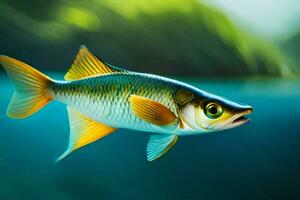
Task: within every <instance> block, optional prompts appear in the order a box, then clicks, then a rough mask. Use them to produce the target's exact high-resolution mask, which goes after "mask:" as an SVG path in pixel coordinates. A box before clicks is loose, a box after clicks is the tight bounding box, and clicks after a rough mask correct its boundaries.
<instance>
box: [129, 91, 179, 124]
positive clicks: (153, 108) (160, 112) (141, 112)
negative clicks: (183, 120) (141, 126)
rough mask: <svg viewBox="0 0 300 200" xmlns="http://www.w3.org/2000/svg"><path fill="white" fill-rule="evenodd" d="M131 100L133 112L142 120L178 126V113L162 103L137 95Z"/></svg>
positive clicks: (132, 96)
mask: <svg viewBox="0 0 300 200" xmlns="http://www.w3.org/2000/svg"><path fill="white" fill-rule="evenodd" d="M129 100H130V104H131V109H132V111H133V113H134V114H135V115H136V116H138V117H139V118H141V119H142V120H144V121H146V122H149V123H151V124H154V125H157V126H174V127H176V126H177V124H178V118H177V117H176V115H175V114H174V113H173V112H172V111H171V110H169V109H168V108H167V107H165V106H164V105H162V104H161V103H159V102H157V101H153V100H152V99H148V98H145V97H141V96H137V95H131V96H130V99H129Z"/></svg>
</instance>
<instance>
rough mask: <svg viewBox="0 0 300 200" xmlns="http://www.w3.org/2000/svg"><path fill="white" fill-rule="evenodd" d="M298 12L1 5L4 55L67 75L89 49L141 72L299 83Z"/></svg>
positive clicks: (78, 3)
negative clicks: (80, 52) (287, 79)
mask: <svg viewBox="0 0 300 200" xmlns="http://www.w3.org/2000/svg"><path fill="white" fill-rule="evenodd" d="M294 4H295V5H294ZM296 5H297V6H296ZM251 6H252V7H251ZM298 7H299V3H298V2H297V1H295V0H289V1H277V3H276V1H270V0H267V1H264V2H260V1H257V0H255V1H233V0H229V1H225V0H213V1H208V0H206V1H201V0H185V1H180V0H164V1H162V0H149V1H138V0H123V1H120V0H90V1H82V0H73V1H64V0H51V1H44V0H30V1H19V0H0V33H1V40H0V46H1V54H6V55H9V56H12V57H15V58H18V59H21V60H23V61H25V62H29V61H30V62H29V63H30V64H32V65H33V66H35V67H37V68H39V69H44V71H45V70H46V71H47V70H48V71H61V72H65V71H67V68H68V67H69V66H70V64H71V62H72V60H73V58H74V56H75V54H76V52H77V49H78V47H79V46H80V45H81V44H85V45H86V46H87V47H88V48H89V49H90V50H91V51H92V52H94V53H95V54H96V55H97V56H99V57H101V58H102V59H104V60H105V61H106V62H108V63H110V64H112V65H116V66H121V67H122V66H124V68H127V69H131V70H135V71H140V72H150V73H155V74H162V75H177V76H178V75H182V76H201V77H259V76H263V77H295V76H299V75H300V65H299V64H300V59H299V56H298V51H297V49H299V48H298V47H299V46H300V34H299V32H297V30H298V29H297V28H298V27H299V29H300V23H297V20H296V19H298V18H299V16H300V14H299V13H300V12H299V11H300V9H298V10H297V9H296V8H298ZM291 10H292V11H293V12H291ZM249 13H250V14H249ZM287 16H288V17H287ZM283 30H284V31H283ZM16 46H17V48H16Z"/></svg>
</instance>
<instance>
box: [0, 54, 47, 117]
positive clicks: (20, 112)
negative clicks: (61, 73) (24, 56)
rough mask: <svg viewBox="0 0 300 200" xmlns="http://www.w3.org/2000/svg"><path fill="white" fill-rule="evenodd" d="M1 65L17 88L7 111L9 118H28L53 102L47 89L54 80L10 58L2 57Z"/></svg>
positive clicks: (0, 57) (0, 59)
mask: <svg viewBox="0 0 300 200" xmlns="http://www.w3.org/2000/svg"><path fill="white" fill-rule="evenodd" d="M0 63H1V64H2V65H3V67H4V69H5V71H6V72H7V75H8V77H9V78H10V79H11V80H12V82H13V83H14V85H15V87H16V91H15V93H14V95H13V97H12V99H11V101H10V103H9V106H8V109H7V115H8V116H9V117H11V118H17V119H20V118H26V117H28V116H30V115H32V114H33V113H35V112H37V111H38V110H40V109H41V108H42V107H44V106H45V105H46V104H47V103H48V102H49V101H51V97H50V96H48V94H47V87H48V86H49V84H51V83H52V82H53V80H52V79H50V78H49V77H47V76H45V75H44V74H42V73H41V72H39V71H38V70H36V69H34V68H33V67H31V66H29V65H27V64H25V63H23V62H21V61H19V60H16V59H14V58H10V57H8V56H0Z"/></svg>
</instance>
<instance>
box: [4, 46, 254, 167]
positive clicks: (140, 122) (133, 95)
mask: <svg viewBox="0 0 300 200" xmlns="http://www.w3.org/2000/svg"><path fill="white" fill-rule="evenodd" d="M0 62H1V63H2V65H3V66H4V68H5V70H6V72H7V74H8V76H9V77H10V78H11V79H12V81H13V83H14V84H15V86H16V92H15V94H14V96H13V98H12V100H11V102H10V105H9V107H8V115H9V116H10V117H12V118H25V117H28V116H30V115H32V114H33V113H35V112H37V111H38V110H39V109H41V108H42V107H43V106H45V105H46V104H48V103H49V102H51V101H52V100H56V101H59V102H61V103H64V104H66V105H67V108H68V113H69V121H70V132H71V133H70V140H69V146H68V148H67V150H66V151H65V153H64V154H62V155H61V156H60V157H59V158H58V160H61V159H63V158H64V157H66V156H67V155H68V154H70V153H71V152H73V151H74V150H76V149H79V148H80V147H83V146H85V145H87V144H89V143H92V142H94V141H96V140H98V139H100V138H102V137H104V136H106V135H108V134H111V133H113V132H114V131H116V130H117V129H118V128H126V129H132V130H137V131H142V132H150V139H149V142H148V145H147V158H148V160H149V161H152V160H156V159H157V158H159V157H161V156H162V155H164V154H165V153H166V152H167V151H168V150H169V149H170V148H171V147H172V146H173V145H174V144H175V143H176V141H177V139H178V136H182V135H195V134H202V133H207V132H212V131H219V130H224V129H228V128H233V127H236V126H239V125H242V124H245V123H246V122H248V121H249V120H248V119H247V118H245V117H244V115H247V114H249V113H251V112H252V107H250V106H245V105H240V104H237V103H234V102H232V101H229V100H226V99H224V98H222V97H219V96H216V95H213V94H209V93H207V92H204V91H202V90H200V89H198V88H196V87H193V86H190V85H188V84H185V83H182V82H179V81H176V80H173V79H169V78H165V77H161V76H157V75H152V74H144V73H137V72H131V71H127V70H124V69H121V68H116V67H113V66H111V65H109V64H107V63H105V62H103V61H102V60H101V59H98V58H97V57H96V56H94V55H93V54H91V53H90V52H89V51H88V50H87V48H85V47H82V48H81V49H80V51H79V53H78V55H77V57H76V59H75V60H74V63H73V65H72V66H71V68H70V70H69V72H68V73H67V74H66V76H65V81H56V80H53V79H51V78H50V77H47V76H46V75H44V74H42V73H40V72H39V71H37V70H35V69H34V68H32V67H31V66H29V65H27V64H25V63H22V62H21V61H18V60H15V59H13V58H10V57H7V56H0Z"/></svg>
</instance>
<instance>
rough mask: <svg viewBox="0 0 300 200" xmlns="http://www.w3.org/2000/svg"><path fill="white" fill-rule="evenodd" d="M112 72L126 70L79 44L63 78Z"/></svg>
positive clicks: (77, 77) (68, 78)
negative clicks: (109, 63)
mask: <svg viewBox="0 0 300 200" xmlns="http://www.w3.org/2000/svg"><path fill="white" fill-rule="evenodd" d="M113 72H123V73H124V72H126V70H123V69H119V68H117V67H113V66H110V65H108V64H106V63H105V62H103V61H102V60H101V59H98V58H97V57H96V56H95V55H93V54H92V53H90V52H89V50H88V49H87V48H86V47H85V46H81V47H80V49H79V52H78V54H77V56H76V58H75V60H74V62H73V64H72V66H71V68H70V69H69V71H68V72H67V73H66V75H65V77H64V78H65V80H79V79H82V78H86V77H90V76H95V75H99V74H107V73H113Z"/></svg>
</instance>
